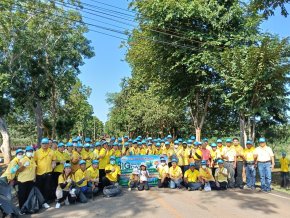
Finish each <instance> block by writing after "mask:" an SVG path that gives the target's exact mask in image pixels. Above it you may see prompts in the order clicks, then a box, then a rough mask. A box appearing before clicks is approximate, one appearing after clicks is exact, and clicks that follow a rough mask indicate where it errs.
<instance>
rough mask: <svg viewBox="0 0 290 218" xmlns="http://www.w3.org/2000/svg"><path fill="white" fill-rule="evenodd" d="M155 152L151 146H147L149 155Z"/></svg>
mask: <svg viewBox="0 0 290 218" xmlns="http://www.w3.org/2000/svg"><path fill="white" fill-rule="evenodd" d="M154 153H155V151H154V149H153V148H151V149H149V148H147V150H146V154H147V155H153V154H154Z"/></svg>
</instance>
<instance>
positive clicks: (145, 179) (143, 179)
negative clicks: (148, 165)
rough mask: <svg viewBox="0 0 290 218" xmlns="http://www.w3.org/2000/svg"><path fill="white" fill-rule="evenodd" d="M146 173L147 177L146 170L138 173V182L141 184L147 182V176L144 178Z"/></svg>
mask: <svg viewBox="0 0 290 218" xmlns="http://www.w3.org/2000/svg"><path fill="white" fill-rule="evenodd" d="M146 173H147V175H148V176H149V172H148V170H140V173H139V175H140V181H142V182H144V181H145V182H146V181H148V178H147V176H146Z"/></svg>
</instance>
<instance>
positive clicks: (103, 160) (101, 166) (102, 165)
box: [99, 148, 110, 169]
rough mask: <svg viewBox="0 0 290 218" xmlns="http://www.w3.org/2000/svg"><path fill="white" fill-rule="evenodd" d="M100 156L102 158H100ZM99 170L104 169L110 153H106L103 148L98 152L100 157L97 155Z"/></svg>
mask: <svg viewBox="0 0 290 218" xmlns="http://www.w3.org/2000/svg"><path fill="white" fill-rule="evenodd" d="M100 156H103V157H102V158H101V157H100ZM99 161H100V162H99V169H105V167H106V165H107V164H108V163H109V161H110V152H109V151H107V150H106V149H105V148H102V149H101V150H100V155H99Z"/></svg>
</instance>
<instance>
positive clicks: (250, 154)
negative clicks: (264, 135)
mask: <svg viewBox="0 0 290 218" xmlns="http://www.w3.org/2000/svg"><path fill="white" fill-rule="evenodd" d="M254 152H255V147H254V146H253V142H252V141H250V140H248V141H247V142H246V148H245V150H244V152H243V159H244V163H245V167H246V186H245V188H248V189H252V190H255V183H256V166H255V158H254Z"/></svg>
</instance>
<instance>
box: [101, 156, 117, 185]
mask: <svg viewBox="0 0 290 218" xmlns="http://www.w3.org/2000/svg"><path fill="white" fill-rule="evenodd" d="M105 172H106V177H104V178H103V180H102V183H103V185H104V186H109V185H115V184H116V183H118V182H119V180H120V175H121V169H120V167H119V166H118V165H117V163H116V157H115V156H111V157H110V163H109V164H107V166H106V168H105Z"/></svg>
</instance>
